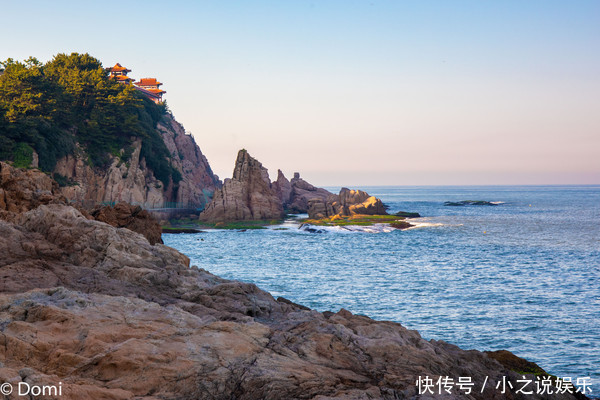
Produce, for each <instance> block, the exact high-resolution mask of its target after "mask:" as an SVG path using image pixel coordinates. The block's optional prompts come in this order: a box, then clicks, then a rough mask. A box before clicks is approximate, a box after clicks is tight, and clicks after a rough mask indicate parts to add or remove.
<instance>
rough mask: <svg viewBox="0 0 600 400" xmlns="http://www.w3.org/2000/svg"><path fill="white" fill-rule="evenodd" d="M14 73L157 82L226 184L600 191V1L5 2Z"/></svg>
mask: <svg viewBox="0 0 600 400" xmlns="http://www.w3.org/2000/svg"><path fill="white" fill-rule="evenodd" d="M0 14H1V15H2V25H0V29H1V36H2V40H0V59H2V60H4V59H7V58H9V57H11V58H14V59H19V60H22V59H25V58H27V57H29V56H35V57H37V58H38V59H39V60H41V61H44V62H45V61H48V60H50V59H51V58H52V57H53V56H54V55H55V54H57V53H71V52H79V53H89V54H91V55H92V56H94V57H96V58H98V59H100V61H102V63H103V64H104V66H105V67H108V66H112V65H114V64H115V63H116V62H119V63H121V64H122V65H123V66H126V67H128V68H129V69H131V70H132V72H131V73H130V74H129V75H130V76H132V77H133V78H136V79H139V78H142V77H156V78H158V79H159V80H160V81H161V82H163V83H164V85H163V86H162V89H164V90H166V91H167V93H166V95H165V98H166V99H167V103H168V105H169V107H170V109H171V111H172V112H173V114H174V116H175V117H176V119H177V120H178V121H179V122H181V123H182V124H183V125H184V127H185V128H186V130H187V131H188V132H189V133H191V134H193V136H194V137H195V139H196V141H197V143H198V144H199V146H200V148H201V150H202V152H203V153H204V155H205V156H206V157H207V158H208V160H209V162H210V164H211V166H212V168H213V170H214V171H215V173H217V174H218V175H219V177H220V178H227V177H231V174H232V171H233V166H234V161H235V158H236V155H237V151H238V150H239V149H241V148H245V149H247V150H248V151H249V153H250V154H251V155H252V156H254V157H255V158H257V159H258V160H259V161H261V162H262V164H263V165H264V166H265V167H267V168H268V169H269V172H270V176H271V178H272V179H275V178H276V177H277V169H281V170H282V171H283V172H284V173H285V174H286V176H288V177H290V176H291V175H292V174H293V173H294V172H296V171H297V172H300V173H301V175H302V176H303V177H304V178H305V179H307V180H308V181H309V182H311V183H313V184H316V185H336V186H341V185H345V186H352V185H362V186H364V185H481V184H600V2H599V1H595V0H592V1H553V0H544V1H537V0H528V1H475V0H474V1H445V0H442V1H434V0H415V1H391V0H387V1H376V0H372V1H353V0H344V1H329V0H323V1H309V0H303V1H300V0H285V1H283V0H280V1H227V0H223V1H179V0H172V1H169V2H166V1H152V0H146V1H136V0H128V1H122V2H117V1H112V0H108V1H102V2H86V1H61V0H55V1H52V2H49V1H29V0H22V1H18V2H17V1H7V0H0Z"/></svg>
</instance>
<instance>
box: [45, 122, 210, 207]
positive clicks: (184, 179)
mask: <svg viewBox="0 0 600 400" xmlns="http://www.w3.org/2000/svg"><path fill="white" fill-rule="evenodd" d="M157 130H158V132H159V133H160V136H161V138H162V140H163V142H164V143H165V145H166V147H167V149H168V150H169V152H170V153H171V159H170V163H171V165H172V166H173V167H174V168H175V169H176V170H177V171H179V173H180V174H181V181H180V182H179V183H177V184H176V185H174V184H173V183H172V182H171V183H169V185H167V186H165V185H164V184H163V183H162V182H161V181H160V180H159V179H158V178H157V177H156V176H155V175H154V173H153V172H152V170H151V169H150V168H148V166H147V165H146V161H145V159H144V157H142V156H141V150H142V142H141V140H136V141H134V142H133V145H132V152H131V156H129V158H128V161H127V162H123V161H122V159H121V157H118V156H113V157H112V158H111V161H110V163H109V165H108V166H107V167H106V169H102V170H100V169H98V168H92V167H91V166H90V165H89V162H88V156H87V154H86V153H85V152H84V151H83V150H82V149H81V148H78V149H77V150H76V152H75V154H74V155H68V156H66V157H64V158H62V159H60V160H59V161H58V163H57V164H56V167H55V169H54V173H55V174H58V175H59V176H62V177H64V178H65V179H66V180H67V181H68V184H67V185H65V186H63V187H61V189H60V191H61V193H62V194H63V195H64V196H65V197H67V198H68V199H69V200H71V201H78V202H81V203H83V204H92V205H96V204H98V203H102V202H104V203H106V202H120V201H124V202H127V203H133V204H137V205H143V206H144V207H148V208H157V207H165V206H168V205H170V204H169V203H177V204H178V205H179V206H189V207H192V208H202V207H204V206H205V205H206V204H207V203H208V202H210V198H211V196H212V194H213V192H214V190H215V189H216V188H217V187H219V186H220V181H219V178H218V177H217V176H216V175H215V174H213V172H212V169H211V168H210V165H209V164H208V161H207V160H206V157H204V155H203V154H202V152H201V151H200V148H199V147H198V145H197V144H196V142H195V140H194V138H193V136H191V135H189V134H186V132H185V129H184V128H183V126H182V125H181V124H179V123H178V122H177V121H175V119H174V118H173V117H172V116H171V115H169V114H167V115H165V116H164V117H163V118H162V120H161V122H159V123H158V125H157ZM123 151H124V150H123Z"/></svg>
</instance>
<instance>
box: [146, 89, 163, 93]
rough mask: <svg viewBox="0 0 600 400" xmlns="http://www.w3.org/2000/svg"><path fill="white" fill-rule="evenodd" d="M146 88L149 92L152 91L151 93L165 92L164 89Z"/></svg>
mask: <svg viewBox="0 0 600 400" xmlns="http://www.w3.org/2000/svg"><path fill="white" fill-rule="evenodd" d="M146 90H147V91H149V92H152V93H156V94H161V93H167V92H165V91H164V90H160V89H146Z"/></svg>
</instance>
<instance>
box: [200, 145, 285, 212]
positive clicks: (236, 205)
mask: <svg viewBox="0 0 600 400" xmlns="http://www.w3.org/2000/svg"><path fill="white" fill-rule="evenodd" d="M282 217H283V207H282V204H281V200H280V198H279V196H278V194H277V192H276V191H275V190H274V188H273V187H272V186H271V183H270V181H269V173H268V171H267V169H266V168H264V167H263V166H262V164H261V163H260V162H258V161H257V160H256V159H254V158H252V157H251V156H250V154H248V152H247V151H246V150H240V151H239V153H238V156H237V160H236V162H235V168H234V170H233V177H232V178H231V179H226V180H225V182H224V183H223V187H222V188H220V189H218V190H216V191H215V193H214V196H213V199H212V201H211V203H210V204H209V205H208V206H207V207H206V209H205V210H204V211H203V212H202V213H201V214H200V220H201V221H206V222H227V221H249V220H270V219H281V218H282Z"/></svg>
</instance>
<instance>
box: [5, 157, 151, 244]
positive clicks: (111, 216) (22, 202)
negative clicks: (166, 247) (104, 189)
mask: <svg viewBox="0 0 600 400" xmlns="http://www.w3.org/2000/svg"><path fill="white" fill-rule="evenodd" d="M67 203H68V201H67V199H66V198H65V197H64V196H63V195H62V194H61V193H60V189H59V186H58V184H57V183H56V182H55V181H54V180H53V179H51V178H50V177H49V176H48V175H46V174H44V173H43V172H41V171H39V170H34V169H30V170H23V169H20V168H13V167H12V166H11V165H9V164H7V163H4V162H0V219H3V220H5V221H15V220H16V219H17V217H18V216H19V214H21V213H24V212H26V211H29V210H33V209H34V208H36V207H38V206H40V205H47V204H67ZM77 207H79V211H80V212H82V213H83V215H85V217H86V218H88V219H95V220H97V221H102V222H106V223H107V224H109V225H112V226H114V227H117V228H127V229H129V230H132V231H134V232H138V233H140V234H142V235H144V236H145V237H146V239H148V241H149V242H150V243H151V244H155V243H162V238H161V234H162V229H161V227H160V225H159V224H158V222H157V221H156V220H155V219H154V218H153V217H152V216H151V215H150V214H149V213H148V212H147V211H144V210H142V209H141V207H139V206H132V205H130V204H127V203H118V204H116V205H115V206H114V207H111V206H99V207H96V208H95V209H94V210H92V211H91V212H88V211H87V210H85V209H83V208H82V207H80V205H77Z"/></svg>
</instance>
